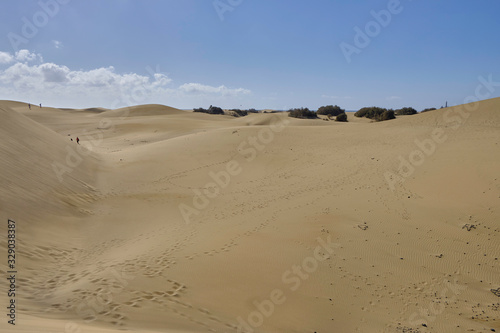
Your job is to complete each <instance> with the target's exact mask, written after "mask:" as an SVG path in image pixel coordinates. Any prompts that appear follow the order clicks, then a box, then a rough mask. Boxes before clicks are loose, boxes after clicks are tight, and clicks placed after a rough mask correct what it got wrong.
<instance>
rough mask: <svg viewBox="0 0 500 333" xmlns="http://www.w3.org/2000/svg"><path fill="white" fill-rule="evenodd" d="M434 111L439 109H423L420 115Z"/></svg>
mask: <svg viewBox="0 0 500 333" xmlns="http://www.w3.org/2000/svg"><path fill="white" fill-rule="evenodd" d="M434 110H437V109H436V108H427V109H423V110H422V111H420V113H422V112H427V111H434Z"/></svg>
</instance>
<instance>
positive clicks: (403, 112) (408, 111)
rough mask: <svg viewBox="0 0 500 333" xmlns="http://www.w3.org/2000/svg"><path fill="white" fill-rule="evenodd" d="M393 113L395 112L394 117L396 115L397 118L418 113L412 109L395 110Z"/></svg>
mask: <svg viewBox="0 0 500 333" xmlns="http://www.w3.org/2000/svg"><path fill="white" fill-rule="evenodd" d="M395 112H396V115H398V116H406V115H412V114H417V113H418V112H417V110H415V109H414V108H411V107H406V108H401V109H397V110H396V111H395Z"/></svg>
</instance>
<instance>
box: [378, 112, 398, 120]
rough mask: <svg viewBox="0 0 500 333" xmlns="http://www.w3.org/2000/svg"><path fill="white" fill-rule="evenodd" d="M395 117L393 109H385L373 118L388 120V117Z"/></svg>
mask: <svg viewBox="0 0 500 333" xmlns="http://www.w3.org/2000/svg"><path fill="white" fill-rule="evenodd" d="M395 118H396V115H395V114H394V110H386V111H384V112H383V113H382V114H381V115H380V116H378V117H377V118H375V120H377V121H384V120H390V119H395Z"/></svg>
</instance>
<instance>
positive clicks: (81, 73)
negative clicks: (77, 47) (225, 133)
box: [0, 50, 250, 108]
mask: <svg viewBox="0 0 500 333" xmlns="http://www.w3.org/2000/svg"><path fill="white" fill-rule="evenodd" d="M33 61H40V62H39V63H31V62H33ZM0 63H8V64H9V65H8V68H6V69H4V70H0V99H17V100H22V101H32V102H33V103H35V102H37V101H38V103H39V102H43V104H45V105H47V104H52V105H56V104H57V105H59V106H67V107H76V106H79V107H80V106H81V107H83V106H89V105H90V106H103V107H111V108H115V107H122V106H128V105H138V104H147V103H163V104H168V105H173V104H174V103H178V104H184V105H185V103H186V101H187V102H188V103H189V105H191V104H192V103H193V104H195V105H198V104H200V105H204V104H207V103H208V104H211V103H212V102H219V103H226V102H228V103H234V102H235V101H237V100H238V99H239V97H240V96H241V95H248V94H250V90H248V89H243V88H236V89H230V88H227V87H226V86H224V85H221V86H219V87H212V86H209V85H203V84H201V83H186V84H182V85H180V86H179V87H178V88H175V87H172V86H171V83H172V79H171V78H169V77H168V76H167V75H166V74H163V73H158V72H157V73H152V72H151V73H150V75H140V74H137V73H125V74H120V73H116V70H115V68H114V67H112V66H109V67H101V68H95V69H90V70H72V69H70V68H69V67H67V66H64V65H58V64H54V63H50V62H46V63H44V62H43V58H42V57H41V55H40V54H35V53H31V52H29V51H28V50H21V51H19V52H16V54H15V56H12V55H11V54H9V53H6V52H0Z"/></svg>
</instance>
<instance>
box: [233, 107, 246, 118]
mask: <svg viewBox="0 0 500 333" xmlns="http://www.w3.org/2000/svg"><path fill="white" fill-rule="evenodd" d="M230 111H233V112H234V113H233V116H235V117H244V116H246V115H248V111H245V110H240V109H231V110H230Z"/></svg>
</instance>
